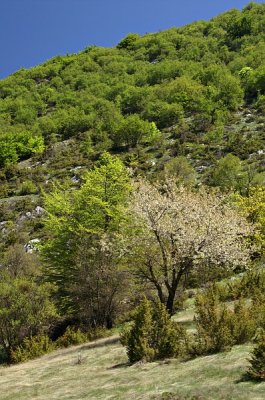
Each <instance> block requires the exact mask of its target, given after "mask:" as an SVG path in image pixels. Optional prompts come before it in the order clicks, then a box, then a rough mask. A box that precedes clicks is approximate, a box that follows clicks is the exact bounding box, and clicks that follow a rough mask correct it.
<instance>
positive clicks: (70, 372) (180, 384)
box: [0, 336, 265, 400]
mask: <svg viewBox="0 0 265 400" xmlns="http://www.w3.org/2000/svg"><path fill="white" fill-rule="evenodd" d="M250 350H251V346H236V347H234V348H233V350H232V351H231V352H229V353H222V354H217V355H212V356H207V357H200V358H197V359H194V360H191V361H187V362H179V361H178V360H168V361H164V362H154V363H150V364H141V363H139V364H136V365H133V366H128V363H127V356H126V353H125V350H124V348H123V347H122V346H121V345H120V344H119V342H118V337H117V336H116V337H111V338H107V339H101V340H99V341H96V342H93V343H88V344H86V345H80V346H75V347H72V348H68V349H65V350H58V351H55V352H53V353H50V354H48V355H46V356H44V357H41V358H39V359H37V360H33V361H30V362H27V363H24V364H19V365H15V366H12V367H6V368H1V369H0V386H1V392H0V399H1V400H47V399H49V400H62V399H63V400H70V399H76V400H83V399H87V400H93V399H101V400H107V399H113V400H122V399H126V400H129V399H132V400H138V399H139V400H140V399H141V400H145V399H152V398H155V399H160V398H161V399H162V393H165V392H170V393H174V394H175V395H177V396H180V397H179V398H180V399H186V398H189V397H191V396H201V398H202V399H211V400H214V399H231V400H237V399H242V400H243V399H244V400H249V399H251V400H261V399H263V398H264V391H265V383H261V384H255V383H252V382H250V381H243V380H242V375H243V373H244V372H245V370H246V368H247V364H248V363H247V361H246V359H247V358H248V357H249V351H250Z"/></svg>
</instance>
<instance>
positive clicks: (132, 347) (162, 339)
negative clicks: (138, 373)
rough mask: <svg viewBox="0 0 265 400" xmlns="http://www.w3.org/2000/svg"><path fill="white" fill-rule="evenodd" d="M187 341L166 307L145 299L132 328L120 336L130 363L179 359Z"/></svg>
mask: <svg viewBox="0 0 265 400" xmlns="http://www.w3.org/2000/svg"><path fill="white" fill-rule="evenodd" d="M184 339H185V334H184V331H183V330H182V329H181V328H180V327H179V326H178V325H177V324H175V323H174V322H173V321H171V320H170V316H169V314H168V312H167V310H166V308H165V306H164V305H162V304H160V303H159V304H152V303H151V302H150V301H148V300H147V299H146V298H144V299H143V301H142V302H141V304H140V305H139V306H138V307H137V309H136V310H135V312H134V315H133V321H132V325H131V326H130V327H129V328H127V329H126V330H125V331H124V332H123V333H122V335H121V342H122V344H123V345H124V346H126V348H127V354H128V358H129V361H130V362H131V363H134V362H137V361H140V360H145V361H153V360H158V359H163V358H166V357H173V356H177V355H179V354H180V353H181V352H182V348H183V341H184Z"/></svg>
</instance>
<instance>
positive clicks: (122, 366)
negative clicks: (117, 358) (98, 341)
mask: <svg viewBox="0 0 265 400" xmlns="http://www.w3.org/2000/svg"><path fill="white" fill-rule="evenodd" d="M131 365H132V364H130V363H129V362H124V363H119V364H115V365H112V367H109V368H108V369H120V368H126V367H130V366H131Z"/></svg>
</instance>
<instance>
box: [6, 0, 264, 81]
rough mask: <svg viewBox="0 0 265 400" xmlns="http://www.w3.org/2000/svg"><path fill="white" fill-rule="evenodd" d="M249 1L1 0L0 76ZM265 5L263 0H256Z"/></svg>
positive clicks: (244, 4)
mask: <svg viewBox="0 0 265 400" xmlns="http://www.w3.org/2000/svg"><path fill="white" fill-rule="evenodd" d="M249 2H250V1H247V0H221V1H220V0H208V1H206V0H132V1H128V0H0V12H1V24H0V38H1V39H0V54H1V59H0V78H3V77H5V76H7V75H9V74H11V73H12V72H15V71H16V70H18V69H19V68H21V67H25V68H27V67H31V66H34V65H37V64H39V63H41V62H43V61H45V60H47V59H49V58H51V57H54V56H56V55H59V54H66V53H74V52H78V51H81V50H83V49H84V48H85V47H86V46H89V45H93V44H94V45H97V46H106V47H107V46H108V47H109V46H114V45H116V44H117V43H118V42H119V41H120V40H121V39H122V38H123V37H124V36H126V34H127V33H129V32H136V33H139V34H144V33H146V32H156V31H159V30H163V29H167V28H170V27H172V26H181V25H185V24H187V23H190V22H193V21H195V20H200V19H210V18H211V17H213V16H215V15H217V14H219V13H220V12H223V11H226V10H229V9H230V8H243V7H244V6H246V5H247V4H248V3H249ZM256 2H257V3H264V1H256Z"/></svg>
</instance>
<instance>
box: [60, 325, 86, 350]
mask: <svg viewBox="0 0 265 400" xmlns="http://www.w3.org/2000/svg"><path fill="white" fill-rule="evenodd" d="M87 340H88V338H87V335H86V334H85V333H83V332H81V331H80V329H77V330H75V329H74V328H72V327H70V326H68V327H67V329H66V331H65V332H64V334H63V335H62V336H60V337H59V338H58V339H57V340H56V345H57V346H58V347H69V346H74V345H77V344H82V343H85V342H87Z"/></svg>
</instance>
